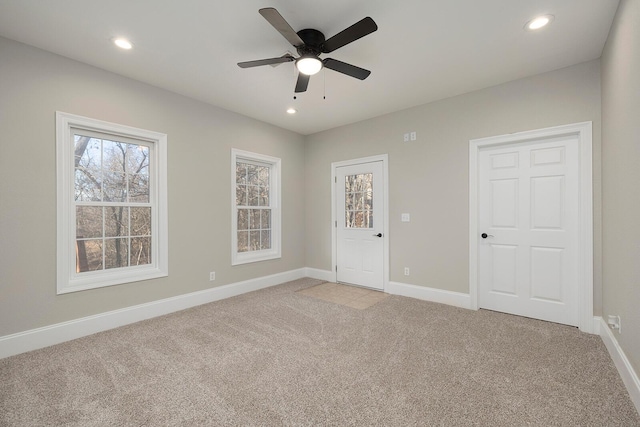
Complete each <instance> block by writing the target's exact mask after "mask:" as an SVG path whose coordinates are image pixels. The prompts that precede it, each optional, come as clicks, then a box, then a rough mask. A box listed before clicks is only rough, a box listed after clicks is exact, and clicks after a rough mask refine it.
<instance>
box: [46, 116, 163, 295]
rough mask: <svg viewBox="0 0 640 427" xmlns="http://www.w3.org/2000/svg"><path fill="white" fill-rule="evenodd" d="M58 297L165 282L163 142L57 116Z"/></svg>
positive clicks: (151, 135)
mask: <svg viewBox="0 0 640 427" xmlns="http://www.w3.org/2000/svg"><path fill="white" fill-rule="evenodd" d="M56 132H57V136H56V150H57V179H58V182H57V184H58V294H62V293H68V292H75V291H80V290H85V289H93V288H99V287H103V286H110V285H117V284H122V283H128V282H134V281H138V280H146V279H152V278H156V277H162V276H166V275H167V264H168V263H167V196H166V188H167V185H166V140H167V136H166V135H164V134H161V133H157V132H151V131H146V130H142V129H136V128H131V127H128V126H122V125H117V124H113V123H107V122H102V121H99V120H94V119H89V118H86V117H80V116H75V115H71V114H67V113H61V112H58V113H57V114H56Z"/></svg>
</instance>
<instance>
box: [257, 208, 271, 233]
mask: <svg viewBox="0 0 640 427" xmlns="http://www.w3.org/2000/svg"><path fill="white" fill-rule="evenodd" d="M260 212H261V221H260V226H261V227H262V229H263V230H264V229H269V228H271V210H270V209H262V210H261V211H260Z"/></svg>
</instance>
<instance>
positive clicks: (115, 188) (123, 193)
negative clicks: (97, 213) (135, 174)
mask: <svg viewBox="0 0 640 427" xmlns="http://www.w3.org/2000/svg"><path fill="white" fill-rule="evenodd" d="M102 190H103V194H102V197H103V200H104V201H105V202H124V201H126V200H127V178H126V175H125V174H124V173H118V172H112V171H104V182H103V186H102Z"/></svg>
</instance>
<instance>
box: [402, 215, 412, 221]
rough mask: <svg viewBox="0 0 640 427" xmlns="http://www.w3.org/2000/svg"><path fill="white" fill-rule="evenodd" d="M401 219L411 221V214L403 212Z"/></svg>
mask: <svg viewBox="0 0 640 427" xmlns="http://www.w3.org/2000/svg"><path fill="white" fill-rule="evenodd" d="M400 221H402V222H409V221H411V215H409V214H408V213H403V214H402V215H401V216H400Z"/></svg>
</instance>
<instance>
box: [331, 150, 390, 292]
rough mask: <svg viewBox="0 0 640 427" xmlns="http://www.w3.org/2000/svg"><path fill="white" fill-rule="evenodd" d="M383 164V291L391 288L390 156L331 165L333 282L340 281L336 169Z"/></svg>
mask: <svg viewBox="0 0 640 427" xmlns="http://www.w3.org/2000/svg"><path fill="white" fill-rule="evenodd" d="M380 161H381V162H382V171H383V174H384V176H383V178H384V180H383V182H384V186H383V191H384V197H383V202H384V209H383V212H384V221H383V224H382V227H383V231H382V234H383V236H384V239H383V242H382V245H383V246H382V248H383V257H384V261H383V262H384V264H383V272H382V281H383V291H385V290H387V289H388V288H389V155H388V154H380V155H377V156H370V157H362V158H359V159H352V160H343V161H340V162H333V163H331V275H332V277H333V281H334V282H336V281H337V279H338V264H337V259H338V255H337V254H338V226H337V224H338V223H337V221H338V213H337V212H336V176H337V175H336V168H339V167H343V166H352V165H359V164H362V163H371V162H380Z"/></svg>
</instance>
